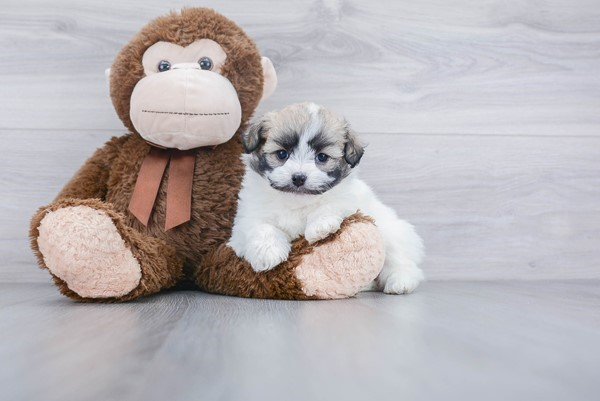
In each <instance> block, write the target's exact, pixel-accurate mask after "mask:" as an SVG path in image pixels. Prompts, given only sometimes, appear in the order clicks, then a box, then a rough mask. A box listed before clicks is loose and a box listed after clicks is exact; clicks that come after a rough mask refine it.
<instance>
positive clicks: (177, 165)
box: [129, 146, 197, 231]
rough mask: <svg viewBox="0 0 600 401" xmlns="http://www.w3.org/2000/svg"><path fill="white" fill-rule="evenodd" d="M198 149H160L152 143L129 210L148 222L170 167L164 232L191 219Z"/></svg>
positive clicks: (145, 224) (144, 222) (146, 223)
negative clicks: (161, 184) (163, 179)
mask: <svg viewBox="0 0 600 401" xmlns="http://www.w3.org/2000/svg"><path fill="white" fill-rule="evenodd" d="M196 151H197V149H196V150H194V149H191V150H178V149H160V148H156V147H154V146H152V147H151V148H150V151H149V152H148V154H147V155H146V157H145V158H144V161H143V162H142V167H141V168H140V172H139V173H138V177H137V181H136V182H135V188H134V189H133V194H132V195H131V200H130V201H129V211H130V212H131V213H132V214H133V215H134V216H135V217H136V218H137V219H138V220H139V221H140V222H141V223H142V224H143V225H144V226H147V225H148V221H149V220H150V215H151V214H152V209H153V208H154V203H155V202H156V196H157V195H158V189H159V188H160V183H161V181H162V177H163V175H164V174H165V171H166V169H167V166H169V181H168V183H167V216H166V218H165V231H167V230H170V229H171V228H173V227H177V226H178V225H180V224H183V223H185V222H186V221H189V220H190V217H191V212H192V183H193V181H194V167H195V163H196Z"/></svg>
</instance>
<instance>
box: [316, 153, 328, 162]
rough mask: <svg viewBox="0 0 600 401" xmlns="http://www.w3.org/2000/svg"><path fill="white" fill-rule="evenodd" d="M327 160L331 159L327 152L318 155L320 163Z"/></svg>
mask: <svg viewBox="0 0 600 401" xmlns="http://www.w3.org/2000/svg"><path fill="white" fill-rule="evenodd" d="M327 160H329V156H327V155H326V154H325V153H319V154H318V155H317V161H318V162H320V163H325V162H326V161H327Z"/></svg>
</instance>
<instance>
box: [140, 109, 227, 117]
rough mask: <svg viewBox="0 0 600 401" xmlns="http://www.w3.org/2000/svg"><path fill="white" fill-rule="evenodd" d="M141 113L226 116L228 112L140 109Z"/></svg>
mask: <svg viewBox="0 0 600 401" xmlns="http://www.w3.org/2000/svg"><path fill="white" fill-rule="evenodd" d="M142 113H154V114H177V115H181V116H228V115H229V113H185V112H177V111H156V110H142Z"/></svg>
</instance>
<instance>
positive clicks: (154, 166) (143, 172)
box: [129, 147, 170, 226]
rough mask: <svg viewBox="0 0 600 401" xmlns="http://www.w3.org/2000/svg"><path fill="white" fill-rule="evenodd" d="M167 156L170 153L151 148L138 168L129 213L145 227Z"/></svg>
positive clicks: (167, 161)
mask: <svg viewBox="0 0 600 401" xmlns="http://www.w3.org/2000/svg"><path fill="white" fill-rule="evenodd" d="M169 156H170V152H168V151H165V150H161V149H157V148H154V147H152V148H150V151H149V152H148V154H147V155H146V157H145V158H144V161H143V162H142V166H141V167H140V171H139V173H138V177H137V180H136V182H135V187H134V189H133V194H132V195H131V199H130V201H129V211H130V212H131V214H133V215H134V216H135V218H136V219H138V220H139V221H140V223H142V224H143V225H144V226H147V225H148V221H149V220H150V215H151V214H152V208H153V207H154V202H155V201H156V195H157V194H158V189H159V188H160V182H161V181H162V177H163V175H164V173H165V169H166V168H167V164H168V163H169Z"/></svg>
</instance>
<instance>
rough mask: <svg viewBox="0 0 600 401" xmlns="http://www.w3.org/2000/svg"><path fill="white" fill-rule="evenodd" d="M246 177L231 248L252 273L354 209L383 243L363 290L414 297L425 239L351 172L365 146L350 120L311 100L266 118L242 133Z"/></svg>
mask: <svg viewBox="0 0 600 401" xmlns="http://www.w3.org/2000/svg"><path fill="white" fill-rule="evenodd" d="M242 142H243V145H244V147H245V151H246V153H247V154H246V155H243V156H242V159H243V160H244V163H245V165H246V172H245V175H244V179H243V182H242V188H241V190H240V193H239V203H238V210H237V215H236V217H235V220H234V224H233V230H232V236H231V239H230V241H229V246H231V248H233V250H234V251H235V253H236V254H237V255H238V256H239V257H243V258H245V259H246V260H247V261H248V262H250V264H251V265H252V268H253V269H254V270H255V271H266V270H269V269H272V268H273V267H275V266H277V265H278V264H279V263H281V262H283V261H284V260H286V259H287V257H288V254H289V252H290V248H291V241H292V240H294V239H295V238H298V237H299V236H301V235H304V237H305V238H306V240H307V241H308V242H309V243H313V242H315V241H318V240H320V239H323V238H325V237H327V236H328V235H329V234H331V233H334V232H336V231H337V230H338V229H339V228H340V224H341V223H342V220H343V219H344V218H345V217H347V216H349V215H351V214H353V213H354V212H356V211H357V210H360V211H361V212H362V213H364V214H366V215H368V216H371V217H372V218H373V219H374V220H375V224H376V225H377V227H378V229H379V230H380V232H381V234H382V236H383V238H384V241H385V249H386V256H385V264H384V266H383V269H382V271H381V273H380V274H379V276H378V277H377V279H376V280H375V282H374V283H373V284H372V285H371V286H370V287H369V288H367V289H377V290H383V291H384V292H386V293H388V294H404V293H410V292H412V291H413V290H414V289H415V288H416V287H417V286H418V285H419V283H420V282H421V281H422V280H423V279H424V275H423V272H422V271H421V269H419V267H418V266H417V265H418V264H419V263H420V262H421V259H422V257H423V242H422V241H421V238H420V237H419V236H418V235H417V233H416V232H415V230H414V228H413V226H411V225H410V224H409V223H407V222H406V221H404V220H400V219H399V218H398V216H397V215H396V212H395V211H394V210H393V209H392V208H390V207H388V206H386V205H384V204H383V203H381V202H380V201H379V200H378V199H377V197H376V196H375V194H374V193H373V191H372V190H371V189H370V188H369V187H368V186H367V184H365V183H364V182H363V181H361V180H360V179H359V178H358V176H357V173H356V170H357V169H356V166H357V165H358V163H359V161H360V159H361V157H362V155H363V152H364V148H363V146H362V145H361V143H360V141H359V139H358V138H357V135H356V133H355V132H354V131H353V130H352V129H351V128H350V127H349V125H348V123H347V122H346V121H345V120H344V119H343V118H342V117H339V116H337V115H335V114H334V113H332V112H331V111H329V110H327V109H325V108H323V107H320V106H318V105H316V104H314V103H302V104H295V105H291V106H288V107H286V108H284V109H283V110H281V111H279V112H270V113H267V114H265V115H264V116H263V117H262V118H260V119H259V120H258V121H256V122H255V123H253V124H252V125H251V126H250V127H249V129H248V130H247V132H245V133H244V134H243V135H242Z"/></svg>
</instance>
